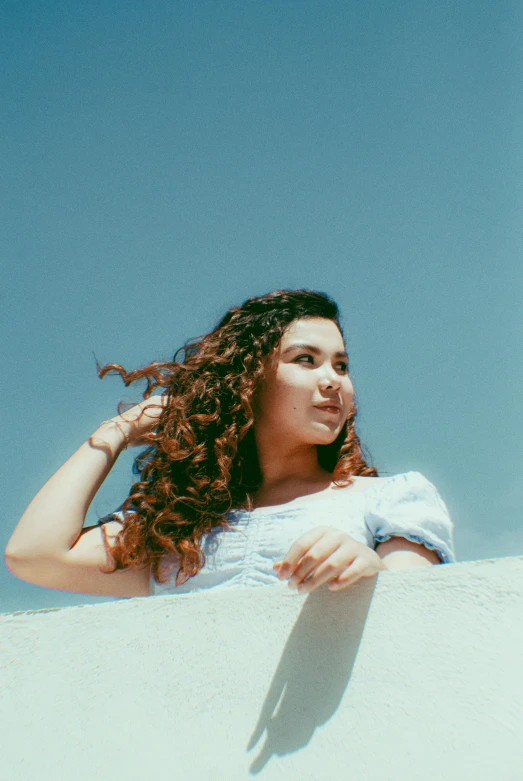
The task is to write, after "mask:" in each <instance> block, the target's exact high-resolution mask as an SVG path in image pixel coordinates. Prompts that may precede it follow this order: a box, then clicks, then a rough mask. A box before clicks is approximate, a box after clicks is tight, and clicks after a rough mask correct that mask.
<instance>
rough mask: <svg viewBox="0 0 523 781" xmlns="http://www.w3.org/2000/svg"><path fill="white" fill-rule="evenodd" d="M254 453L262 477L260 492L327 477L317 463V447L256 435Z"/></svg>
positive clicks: (312, 481) (318, 480)
mask: <svg viewBox="0 0 523 781" xmlns="http://www.w3.org/2000/svg"><path fill="white" fill-rule="evenodd" d="M275 441H276V442H277V444H276V445H275ZM256 450H257V453H258V463H259V466H260V471H261V475H262V481H261V485H260V490H261V491H264V492H265V491H267V490H270V489H272V488H275V487H278V486H282V485H285V484H289V483H296V482H300V483H304V484H307V483H317V482H321V481H325V480H326V479H328V478H329V477H330V476H329V473H328V472H326V471H325V470H324V469H322V467H321V466H320V465H319V464H318V451H317V448H316V445H302V444H301V445H296V443H293V444H291V443H287V442H285V441H282V439H277V438H275V437H263V436H261V435H260V434H259V432H256Z"/></svg>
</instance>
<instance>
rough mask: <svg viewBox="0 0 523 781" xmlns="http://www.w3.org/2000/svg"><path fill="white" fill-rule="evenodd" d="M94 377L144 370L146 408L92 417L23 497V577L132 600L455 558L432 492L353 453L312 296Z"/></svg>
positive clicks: (327, 302) (323, 319)
mask: <svg viewBox="0 0 523 781" xmlns="http://www.w3.org/2000/svg"><path fill="white" fill-rule="evenodd" d="M108 371H113V372H117V373H119V374H120V375H121V377H122V378H123V380H124V382H125V384H126V385H129V384H130V383H132V382H134V381H136V380H139V379H143V378H146V379H147V388H146V391H145V392H144V394H143V395H144V401H142V402H141V403H140V404H137V405H136V406H134V407H133V408H132V409H130V410H128V411H127V412H123V413H121V414H119V415H117V416H115V417H114V418H112V419H111V420H109V421H104V422H103V423H102V424H101V425H100V426H99V427H98V429H97V430H96V431H95V432H94V433H93V434H92V436H91V437H90V438H89V440H88V441H87V442H85V443H84V444H83V445H82V446H81V447H80V448H79V449H78V450H77V451H76V453H74V455H73V456H72V457H71V458H70V459H69V460H68V461H67V462H66V463H65V464H64V465H63V466H62V467H61V468H60V469H59V470H58V471H57V472H56V474H54V475H53V476H52V477H51V479H50V480H49V481H48V482H47V483H46V484H45V485H44V487H43V488H42V489H41V490H40V491H39V493H38V494H37V495H36V497H35V498H34V499H33V501H32V502H31V503H30V504H29V506H28V508H27V510H26V511H25V512H24V514H23V516H22V518H21V519H20V521H19V523H18V525H17V527H16V529H15V531H14V533H13V535H12V537H11V539H10V541H9V543H8V546H7V549H6V563H7V565H8V567H9V569H10V570H11V572H13V573H14V574H15V575H17V576H18V577H20V578H22V579H23V580H26V581H29V582H31V583H35V584H37V585H40V586H46V587H48V588H55V589H61V590H65V591H73V592H81V593H89V594H102V595H111V596H115V597H134V596H147V595H149V594H159V593H170V592H176V593H178V592H180V593H181V592H187V591H195V590H202V589H206V588H211V587H217V586H221V587H225V586H234V585H253V586H254V585H261V584H264V583H272V582H276V581H277V579H278V578H280V579H285V580H288V581H289V586H290V587H292V588H297V590H298V591H299V592H300V593H303V592H310V591H313V590H314V589H316V588H319V587H320V586H322V585H324V584H326V585H327V586H328V588H330V589H331V590H333V591H335V590H338V589H341V588H346V587H347V586H349V585H351V584H353V583H355V582H356V581H357V580H359V579H360V578H361V577H371V576H373V575H376V574H377V573H378V572H379V571H380V570H383V569H404V568H409V567H417V566H429V565H431V564H437V563H440V562H451V561H455V556H454V551H453V524H452V522H451V521H450V519H449V517H448V513H447V510H446V508H445V505H444V504H443V502H442V501H441V499H440V498H439V496H438V493H437V491H436V489H435V488H434V486H432V485H431V484H430V483H429V482H428V481H427V480H426V479H425V478H424V477H423V476H422V475H420V474H419V473H417V472H409V473H407V474H403V475H396V476H393V477H388V478H379V477H378V475H377V471H376V469H374V468H373V467H372V466H369V465H368V464H367V463H366V461H365V458H364V456H363V454H362V451H361V447H360V442H359V439H358V437H357V435H356V432H355V418H356V408H355V405H354V393H353V387H352V383H351V380H350V377H349V373H348V358H347V354H346V351H345V346H344V341H343V335H342V331H341V327H340V323H339V314H338V308H337V306H336V304H335V303H334V302H333V301H332V300H331V299H330V298H329V297H328V296H326V295H325V294H323V293H316V292H313V291H309V290H294V291H292V290H290V291H285V290H283V291H282V290H280V291H276V292H274V293H269V294H267V295H265V296H261V297H257V298H250V299H249V300H248V301H246V302H245V303H244V304H243V305H242V306H240V307H234V308H232V309H230V310H229V311H228V312H227V314H226V315H225V316H224V317H223V318H222V320H221V321H220V322H219V324H218V325H217V327H216V328H215V329H214V330H213V331H212V332H211V333H209V334H207V335H206V336H204V337H202V338H201V339H199V340H197V341H194V342H192V343H189V344H187V345H186V346H185V347H184V348H182V350H180V351H178V353H176V355H175V356H174V359H173V361H172V362H170V363H152V364H151V365H150V366H148V367H146V368H145V369H142V370H137V371H134V372H130V373H127V372H126V371H125V370H124V369H123V368H122V367H121V366H117V365H109V366H106V367H105V368H103V369H100V368H99V375H100V376H101V377H103V376H104V375H105V374H106V373H107V372H108ZM158 388H161V389H164V392H163V394H162V395H161V396H159V395H156V396H155V395H152V394H153V392H154V391H155V390H157V389H158ZM144 444H146V445H148V448H147V449H146V450H145V451H144V452H142V453H141V454H140V455H139V456H138V457H137V459H136V461H135V471H136V472H137V474H139V475H140V480H139V481H138V482H137V483H135V485H133V487H132V488H131V491H130V493H129V496H128V497H127V499H126V500H125V501H124V503H123V505H122V507H121V511H120V512H119V513H116V514H113V515H112V516H109V517H108V518H105V519H102V520H101V521H100V522H99V525H98V526H94V527H89V528H85V529H84V528H83V524H84V521H85V516H86V514H87V510H88V508H89V505H90V503H91V502H92V500H93V498H94V496H95V495H96V492H97V491H98V489H99V488H100V486H101V485H102V483H103V481H104V479H105V478H106V476H107V474H108V473H109V471H110V469H111V468H112V466H113V464H114V463H115V461H116V459H117V458H118V455H119V454H120V452H121V451H122V450H123V449H124V448H125V447H129V446H134V445H144Z"/></svg>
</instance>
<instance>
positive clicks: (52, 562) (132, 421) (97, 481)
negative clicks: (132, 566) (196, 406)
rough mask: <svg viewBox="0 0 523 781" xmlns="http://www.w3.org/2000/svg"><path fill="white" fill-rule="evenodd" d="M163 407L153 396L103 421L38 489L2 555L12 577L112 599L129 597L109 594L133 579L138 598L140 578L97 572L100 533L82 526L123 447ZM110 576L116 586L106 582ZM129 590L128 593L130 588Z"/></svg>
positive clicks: (101, 556) (102, 561)
mask: <svg viewBox="0 0 523 781" xmlns="http://www.w3.org/2000/svg"><path fill="white" fill-rule="evenodd" d="M165 402H166V398H165V397H163V396H154V397H151V398H150V399H146V400H145V401H143V402H140V404H137V405H136V406H134V407H132V409H130V410H128V411H127V412H125V413H124V414H123V415H119V416H117V417H115V418H112V419H111V420H109V421H104V422H103V423H102V424H101V425H100V426H99V428H98V429H97V430H96V431H95V432H94V433H93V434H92V435H91V436H90V437H89V439H88V440H87V441H86V442H84V443H83V444H82V445H81V446H80V447H79V448H78V450H77V451H76V452H75V453H74V454H73V455H72V456H71V457H70V458H69V459H68V460H67V461H66V462H65V464H63V466H61V467H60V469H58V471H57V472H55V474H54V475H53V476H52V477H51V478H50V479H49V480H48V481H47V483H46V484H45V485H44V486H43V487H42V488H41V489H40V491H39V492H38V493H37V494H36V496H35V497H34V499H33V500H32V501H31V502H30V504H29V506H28V507H27V509H26V510H25V512H24V514H23V515H22V517H21V518H20V520H19V522H18V524H17V526H16V528H15V530H14V532H13V534H12V535H11V538H10V540H9V542H8V544H7V547H6V550H5V562H6V565H7V567H8V569H9V570H10V571H11V572H12V573H13V574H14V575H16V576H17V577H20V578H22V580H26V581H28V582H30V583H35V584H36V585H40V586H45V587H48V588H58V589H62V590H65V591H76V592H78V591H80V592H82V593H93V594H99V593H102V594H109V595H112V594H114V595H115V596H134V595H135V594H134V593H130V594H127V593H126V594H122V593H114V588H116V591H120V590H121V587H124V590H125V588H126V587H125V586H124V581H129V580H130V581H132V580H133V578H134V579H136V578H138V579H139V580H140V589H141V592H142V593H143V589H144V586H143V583H142V581H144V580H145V578H146V573H145V574H144V573H139V575H136V571H135V572H134V573H132V572H130V571H128V572H125V571H123V572H122V571H121V570H118V571H117V572H116V573H110V574H105V573H103V572H101V571H100V569H99V566H103V567H107V564H108V562H107V556H106V553H105V550H104V547H103V545H102V544H101V534H100V531H99V529H90V530H84V529H83V524H84V522H85V517H86V515H87V511H88V509H89V506H90V504H91V502H92V500H93V499H94V497H95V495H96V493H97V491H98V489H99V488H100V486H101V485H102V483H103V481H104V480H105V478H106V477H107V475H108V474H109V472H110V470H111V468H112V467H113V465H114V463H115V462H116V459H117V458H118V456H119V454H120V453H121V451H122V449H123V448H124V447H125V446H126V444H127V443H128V444H130V445H137V444H140V438H141V436H142V435H143V434H144V433H146V432H147V431H150V430H151V429H153V428H154V427H155V426H156V424H157V422H158V418H159V416H160V414H161V412H162V410H163V407H164V405H165ZM114 525H115V526H116V524H114ZM111 527H112V524H111ZM111 530H112V528H111ZM115 530H116V529H115ZM93 532H94V533H93ZM68 573H70V576H69V575H68ZM124 574H126V575H127V577H126V578H122V575H124ZM78 576H80V578H79V577H78ZM115 576H116V577H118V576H119V579H118V580H119V582H118V584H116V582H114V583H112V582H111V579H113V580H115ZM129 586H130V588H131V591H133V585H132V582H131V583H130V584H129ZM93 589H94V590H93Z"/></svg>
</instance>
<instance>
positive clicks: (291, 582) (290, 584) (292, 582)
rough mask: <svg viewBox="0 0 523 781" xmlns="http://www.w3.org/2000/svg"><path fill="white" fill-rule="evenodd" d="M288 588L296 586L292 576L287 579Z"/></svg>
mask: <svg viewBox="0 0 523 781" xmlns="http://www.w3.org/2000/svg"><path fill="white" fill-rule="evenodd" d="M289 588H297V583H296V581H295V580H294V578H291V579H290V580H289Z"/></svg>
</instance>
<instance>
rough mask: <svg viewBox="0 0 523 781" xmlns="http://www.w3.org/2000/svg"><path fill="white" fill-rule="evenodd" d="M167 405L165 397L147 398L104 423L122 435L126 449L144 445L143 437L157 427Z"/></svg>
mask: <svg viewBox="0 0 523 781" xmlns="http://www.w3.org/2000/svg"><path fill="white" fill-rule="evenodd" d="M166 404H167V396H149V398H148V399H144V401H141V402H140V403H139V404H135V406H134V407H131V408H130V409H128V410H126V411H125V412H122V414H121V415H116V416H115V417H114V418H111V419H110V420H107V421H105V423H112V424H114V425H115V426H118V428H119V429H120V431H121V432H122V433H123V435H124V437H125V439H126V442H127V445H126V446H127V447H136V446H138V445H142V444H146V443H144V441H143V435H144V434H148V433H149V431H152V430H153V429H154V428H156V426H157V425H158V421H159V419H160V415H161V414H162V412H163V411H164V409H165V406H166Z"/></svg>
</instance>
